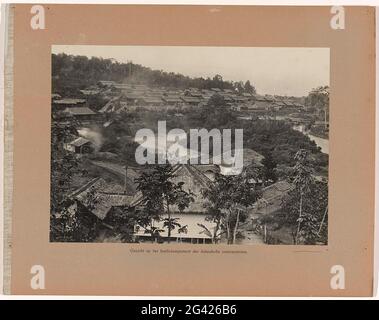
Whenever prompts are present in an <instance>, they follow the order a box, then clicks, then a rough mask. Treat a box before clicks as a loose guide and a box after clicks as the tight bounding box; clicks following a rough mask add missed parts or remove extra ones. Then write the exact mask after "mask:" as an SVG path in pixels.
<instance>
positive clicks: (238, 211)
mask: <svg viewBox="0 0 379 320" xmlns="http://www.w3.org/2000/svg"><path fill="white" fill-rule="evenodd" d="M240 212H241V211H240V209H237V217H236V224H235V225H234V230H233V241H232V244H234V243H235V242H236V235H237V229H238V224H239V221H240Z"/></svg>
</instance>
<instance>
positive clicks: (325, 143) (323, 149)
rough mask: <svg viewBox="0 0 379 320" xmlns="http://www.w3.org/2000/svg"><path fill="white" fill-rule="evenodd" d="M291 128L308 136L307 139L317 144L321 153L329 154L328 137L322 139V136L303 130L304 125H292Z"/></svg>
mask: <svg viewBox="0 0 379 320" xmlns="http://www.w3.org/2000/svg"><path fill="white" fill-rule="evenodd" d="M293 129H295V130H297V131H300V132H301V133H303V134H305V135H306V136H308V137H309V139H311V140H312V141H314V142H315V143H316V144H317V146H319V147H320V148H321V152H322V153H326V154H329V139H324V138H320V137H316V136H314V135H311V134H309V133H308V132H307V131H305V127H304V125H298V126H293Z"/></svg>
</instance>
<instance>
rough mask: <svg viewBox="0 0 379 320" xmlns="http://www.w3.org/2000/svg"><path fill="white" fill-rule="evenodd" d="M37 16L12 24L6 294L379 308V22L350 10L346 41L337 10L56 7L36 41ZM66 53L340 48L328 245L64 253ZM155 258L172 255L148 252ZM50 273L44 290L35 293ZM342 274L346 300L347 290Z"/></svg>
mask: <svg viewBox="0 0 379 320" xmlns="http://www.w3.org/2000/svg"><path fill="white" fill-rule="evenodd" d="M31 7H32V5H31V4H30V5H26V4H25V5H11V6H9V7H8V15H7V20H8V28H7V48H6V52H7V54H6V74H5V81H6V90H5V94H6V103H5V117H6V122H5V163H4V166H5V177H4V178H5V186H4V191H5V199H4V200H5V208H4V211H5V217H4V219H5V220H4V221H5V236H4V242H5V244H4V248H5V259H4V261H5V262H4V271H5V277H4V283H5V291H6V293H11V294H75V295H132V296H137V295H145V296H150V295H152V296H154V295H161V296H166V295H168V296H170V295H173V296H184V295H189V296H370V295H372V294H373V244H374V215H375V214H374V185H375V171H374V161H375V9H374V8H370V7H344V14H345V26H344V29H333V28H332V27H331V19H332V17H333V13H331V7H284V6H281V7H265V6H167V5H159V6H151V5H144V6H138V5H136V6H134V5H43V7H44V11H45V28H44V29H37V30H34V29H33V28H32V26H31V19H32V17H33V13H31ZM57 44H70V45H74V44H81V45H125V46H127V45H146V46H154V45H157V46H238V47H325V48H330V88H331V93H330V155H329V241H328V245H327V246H275V245H272V246H259V245H257V246H238V248H237V247H236V250H237V249H238V250H241V248H242V247H243V250H244V251H246V253H225V254H220V255H215V254H206V253H203V254H202V253H191V254H187V253H169V251H170V250H175V249H178V246H177V245H175V244H162V245H152V244H127V243H50V242H49V215H50V119H51V46H52V45H57ZM267 67H268V68H269V67H270V66H267ZM206 247H207V249H212V245H206ZM153 248H154V249H157V250H161V249H162V250H163V252H159V253H154V254H153V253H147V252H146V250H149V249H150V250H152V249H153ZM185 248H188V249H191V250H192V249H199V250H201V249H202V248H205V247H198V248H195V247H194V246H193V245H183V244H181V245H180V249H185ZM138 249H145V252H144V253H138ZM217 249H218V250H223V249H225V250H226V249H230V246H229V247H226V246H225V248H222V247H220V246H219V245H218V246H217ZM36 266H37V269H36ZM38 266H42V267H43V270H44V288H42V289H33V286H32V285H31V281H32V279H33V276H35V272H36V270H39V269H38ZM341 267H342V269H341ZM341 272H342V273H343V276H344V278H343V279H344V286H343V288H342V287H341V286H340V287H338V286H337V287H338V288H336V287H335V286H334V285H333V281H335V278H334V277H335V276H336V275H338V274H339V275H341Z"/></svg>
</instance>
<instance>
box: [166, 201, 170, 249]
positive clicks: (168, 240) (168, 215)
mask: <svg viewBox="0 0 379 320" xmlns="http://www.w3.org/2000/svg"><path fill="white" fill-rule="evenodd" d="M166 204H167V217H168V231H167V236H168V238H167V243H170V237H171V212H170V207H169V205H168V199H166Z"/></svg>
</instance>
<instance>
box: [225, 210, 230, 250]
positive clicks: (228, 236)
mask: <svg viewBox="0 0 379 320" xmlns="http://www.w3.org/2000/svg"><path fill="white" fill-rule="evenodd" d="M226 216H227V220H226V237H227V243H228V244H230V243H231V236H230V211H228V213H227V215H226Z"/></svg>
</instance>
